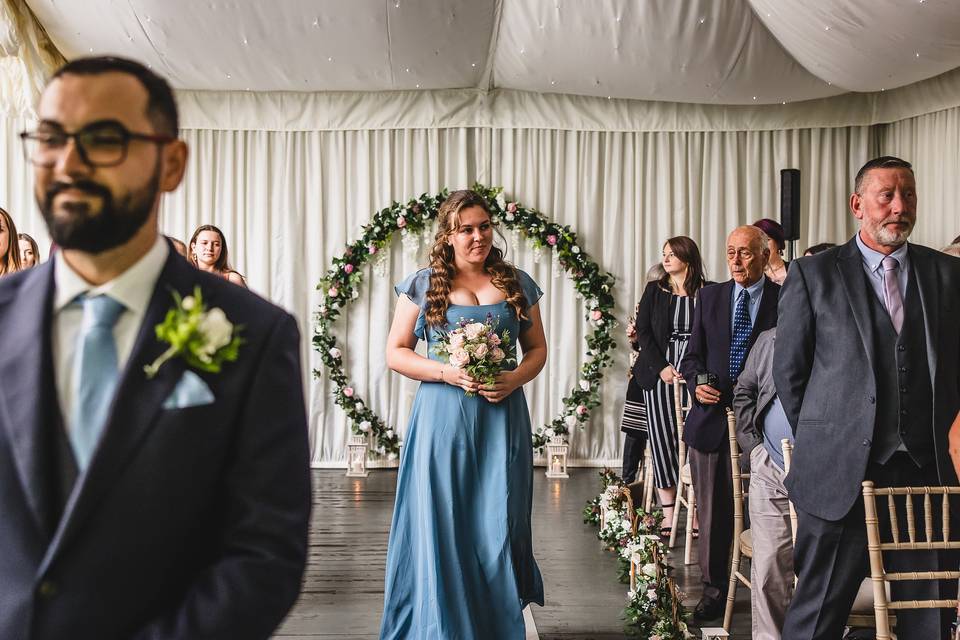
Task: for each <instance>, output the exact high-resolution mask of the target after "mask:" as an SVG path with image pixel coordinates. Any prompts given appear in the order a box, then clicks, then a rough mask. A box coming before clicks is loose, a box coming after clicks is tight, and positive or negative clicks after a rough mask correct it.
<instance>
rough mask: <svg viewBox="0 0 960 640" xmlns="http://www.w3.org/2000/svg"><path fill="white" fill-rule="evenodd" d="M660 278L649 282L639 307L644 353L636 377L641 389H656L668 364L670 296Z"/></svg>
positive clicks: (636, 366)
mask: <svg viewBox="0 0 960 640" xmlns="http://www.w3.org/2000/svg"><path fill="white" fill-rule="evenodd" d="M671 297H672V296H671V294H670V292H669V291H665V290H664V289H663V288H662V287H661V286H660V285H659V283H657V282H648V283H647V287H646V289H644V290H643V295H642V296H641V297H640V305H639V307H638V308H637V319H636V320H635V321H634V325H635V326H636V327H637V350H638V351H639V352H640V354H639V355H638V356H637V361H636V362H634V363H633V379H634V380H635V381H636V382H637V385H639V386H640V388H641V389H647V390H650V389H653V388H654V387H656V386H657V380H659V379H660V372H661V371H662V370H663V368H664V367H666V366H667V365H668V364H670V363H669V362H667V355H666V354H667V343H668V342H669V341H670V333H671V329H672V327H671V326H670V324H671V322H670V298H671Z"/></svg>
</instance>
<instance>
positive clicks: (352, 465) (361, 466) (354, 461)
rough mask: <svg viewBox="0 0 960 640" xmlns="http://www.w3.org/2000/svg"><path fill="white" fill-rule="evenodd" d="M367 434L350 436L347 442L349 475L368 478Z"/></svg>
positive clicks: (350, 476)
mask: <svg viewBox="0 0 960 640" xmlns="http://www.w3.org/2000/svg"><path fill="white" fill-rule="evenodd" d="M368 448H369V445H368V444H367V436H350V442H349V443H348V444H347V477H348V478H366V477H367V476H368V475H370V472H369V471H367V449H368Z"/></svg>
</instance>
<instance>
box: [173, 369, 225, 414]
mask: <svg viewBox="0 0 960 640" xmlns="http://www.w3.org/2000/svg"><path fill="white" fill-rule="evenodd" d="M215 399H216V398H214V397H213V392H212V391H210V387H208V386H207V383H206V382H204V381H203V380H201V379H200V376H198V375H197V374H195V373H194V372H193V371H184V372H183V375H182V376H181V377H180V381H179V382H177V386H176V387H174V388H173V391H171V392H170V395H169V396H167V399H166V400H164V401H163V408H164V409H186V408H187V407H199V406H201V405H205V404H212V403H213V401H214V400H215Z"/></svg>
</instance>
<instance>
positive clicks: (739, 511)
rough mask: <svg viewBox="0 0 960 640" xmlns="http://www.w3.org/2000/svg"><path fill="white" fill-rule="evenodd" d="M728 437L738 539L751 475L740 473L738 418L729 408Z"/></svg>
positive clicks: (735, 530) (736, 535) (735, 525)
mask: <svg viewBox="0 0 960 640" xmlns="http://www.w3.org/2000/svg"><path fill="white" fill-rule="evenodd" d="M727 437H729V438H730V466H731V469H730V472H731V473H732V474H733V535H734V538H735V539H736V538H737V537H738V536H739V535H740V533H741V532H742V531H743V525H744V508H743V498H744V496H745V495H746V494H747V491H746V490H745V489H744V483H745V482H749V478H750V474H748V473H742V472H741V471H740V455H741V454H740V445H739V444H737V417H736V415H734V413H733V409H731V408H730V407H727Z"/></svg>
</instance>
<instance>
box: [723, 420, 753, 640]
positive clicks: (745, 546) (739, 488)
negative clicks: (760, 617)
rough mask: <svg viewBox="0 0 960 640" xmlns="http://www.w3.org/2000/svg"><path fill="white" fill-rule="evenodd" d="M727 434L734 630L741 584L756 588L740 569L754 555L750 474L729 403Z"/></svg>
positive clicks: (729, 612)
mask: <svg viewBox="0 0 960 640" xmlns="http://www.w3.org/2000/svg"><path fill="white" fill-rule="evenodd" d="M727 436H728V438H729V439H730V472H731V474H732V475H733V553H732V554H731V559H730V585H729V586H728V588H727V606H726V608H725V609H724V612H723V629H724V631H727V632H729V631H730V622H731V621H732V620H733V603H734V601H735V600H736V599H737V584H738V583H743V584H744V585H746V587H747V589H752V588H753V587H752V585H751V584H750V577H749V575H744V574H743V573H741V572H740V563H741V561H742V559H743V558H744V557H745V558H748V559H752V558H753V537H752V536H751V534H750V529H745V528H744V521H745V517H744V498H745V497H746V495H747V491H746V490H745V488H744V487H745V486H747V487H749V483H750V474H748V473H741V472H740V445H739V444H737V419H736V417H735V416H734V414H733V410H732V409H730V408H729V407H727Z"/></svg>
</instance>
